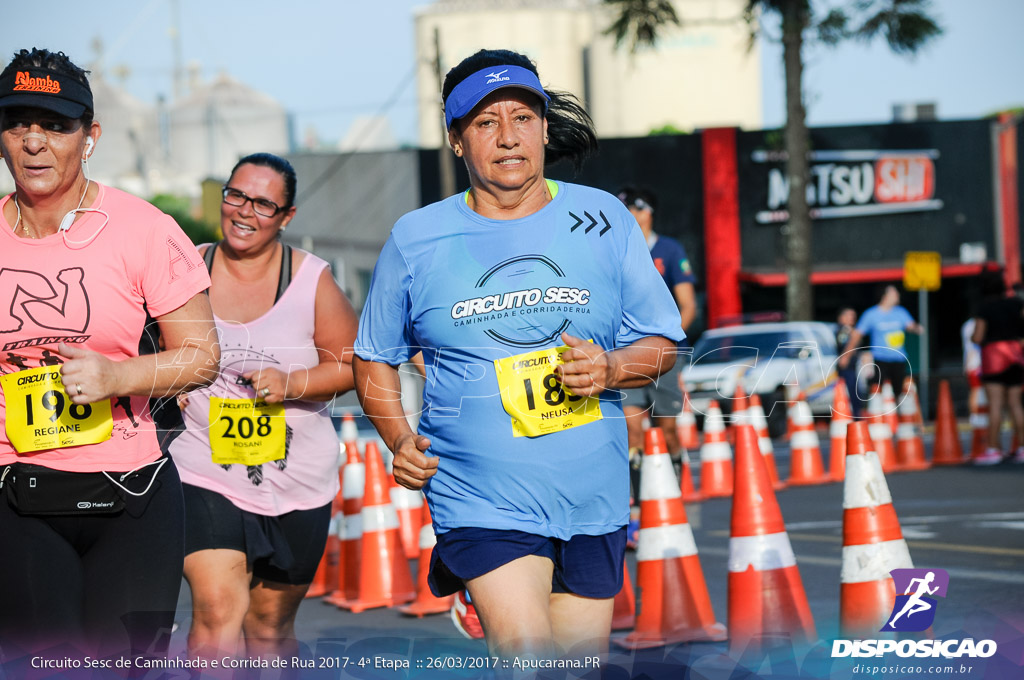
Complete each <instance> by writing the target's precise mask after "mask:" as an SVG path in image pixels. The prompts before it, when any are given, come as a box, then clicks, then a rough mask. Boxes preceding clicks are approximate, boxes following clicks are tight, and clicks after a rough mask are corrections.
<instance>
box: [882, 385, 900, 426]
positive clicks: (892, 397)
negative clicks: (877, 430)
mask: <svg viewBox="0 0 1024 680" xmlns="http://www.w3.org/2000/svg"><path fill="white" fill-rule="evenodd" d="M900 387H902V385H900ZM882 406H883V408H884V409H885V411H884V413H885V422H887V423H889V430H891V431H892V432H896V428H897V427H899V424H900V422H899V416H898V414H897V412H896V394H895V393H894V392H893V389H892V383H890V382H889V381H888V380H886V381H885V382H884V383H883V384H882Z"/></svg>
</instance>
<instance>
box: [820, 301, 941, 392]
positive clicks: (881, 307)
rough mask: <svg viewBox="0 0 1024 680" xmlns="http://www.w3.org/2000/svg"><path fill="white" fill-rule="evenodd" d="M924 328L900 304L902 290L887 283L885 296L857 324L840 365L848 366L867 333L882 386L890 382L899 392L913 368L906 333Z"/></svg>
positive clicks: (844, 349)
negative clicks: (910, 368)
mask: <svg viewBox="0 0 1024 680" xmlns="http://www.w3.org/2000/svg"><path fill="white" fill-rule="evenodd" d="M921 331H922V328H921V326H919V325H918V324H917V322H915V321H914V317H912V316H910V312H908V311H907V310H906V309H905V308H903V307H901V306H900V292H899V290H897V289H896V286H886V287H885V292H884V293H882V299H881V300H880V301H879V302H878V304H877V305H875V306H874V307H868V308H867V309H866V310H864V314H863V315H861V317H860V321H859V322H858V323H857V327H856V328H854V329H853V332H852V333H850V339H849V340H848V341H847V343H846V347H845V348H843V355H842V356H840V357H839V368H840V369H845V368H846V366H847V364H848V363H849V362H850V358H851V357H852V356H853V353H852V352H851V351H850V350H852V349H854V348H856V347H857V346H859V345H860V342H861V340H862V339H863V338H864V336H865V335H866V336H868V338H869V342H870V343H871V345H870V347H868V351H870V352H871V356H872V358H873V360H874V362H875V366H876V368H877V369H878V371H877V372H878V376H877V383H878V385H879V386H881V385H882V384H883V383H885V382H889V383H890V384H891V385H892V388H893V390H895V391H896V393H897V394H899V393H900V390H902V389H903V380H904V378H906V376H907V369H908V368H909V367H910V362H909V361H908V360H907V355H906V349H905V348H906V334H907V333H908V332H909V333H920V332H921Z"/></svg>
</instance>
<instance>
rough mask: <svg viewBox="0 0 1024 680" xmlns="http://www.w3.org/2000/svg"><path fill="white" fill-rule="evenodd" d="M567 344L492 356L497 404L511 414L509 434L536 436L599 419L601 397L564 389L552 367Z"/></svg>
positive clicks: (558, 361)
mask: <svg viewBox="0 0 1024 680" xmlns="http://www.w3.org/2000/svg"><path fill="white" fill-rule="evenodd" d="M567 349H569V348H568V347H555V348H551V349H542V350H538V351H536V352H527V353H526V354H517V355H515V356H512V357H507V358H505V359H495V361H494V371H495V373H496V374H497V376H498V389H500V390H501V404H502V406H504V408H505V412H506V413H508V414H509V415H510V416H512V435H513V436H515V437H539V436H541V435H545V434H551V433H552V432H561V431H562V430H568V429H570V428H573V427H579V426H580V425H586V424H587V423H592V422H594V421H596V420H601V418H602V416H601V400H600V399H598V398H597V397H581V396H577V395H574V394H572V393H571V392H568V391H566V390H565V389H564V388H563V387H562V383H561V382H560V381H559V380H558V376H556V375H555V371H554V368H555V366H557V365H558V364H560V363H561V361H562V352H564V351H565V350H567Z"/></svg>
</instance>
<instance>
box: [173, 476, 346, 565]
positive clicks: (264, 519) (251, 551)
mask: <svg viewBox="0 0 1024 680" xmlns="http://www.w3.org/2000/svg"><path fill="white" fill-rule="evenodd" d="M181 487H182V491H183V492H184V494H185V554H186V555H190V554H192V553H194V552H198V551H200V550H216V549H227V550H237V551H239V552H243V553H245V560H246V564H247V565H248V567H249V568H250V569H252V574H253V576H254V577H255V578H259V579H264V580H267V581H274V582H276V583H287V584H289V585H306V584H308V583H312V582H313V575H314V574H316V568H317V566H318V565H319V564H320V558H321V557H322V556H323V553H324V546H325V545H326V544H327V530H328V528H329V526H330V523H331V504H330V503H328V504H327V505H324V506H322V507H319V508H313V509H312V510H293V511H292V512H287V513H285V514H283V515H278V516H276V517H271V516H267V515H258V514H256V513H254V512H248V511H246V510H241V509H240V508H238V507H237V506H236V505H235V504H234V503H232V502H231V501H229V500H228V499H227V498H225V497H224V496H222V495H221V494H219V493H216V492H214V491H210V490H209V489H204V488H202V487H198V486H193V485H191V484H182V485H181Z"/></svg>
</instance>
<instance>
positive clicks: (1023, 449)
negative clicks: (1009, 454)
mask: <svg viewBox="0 0 1024 680" xmlns="http://www.w3.org/2000/svg"><path fill="white" fill-rule="evenodd" d="M1010 462H1011V463H1016V464H1018V465H1020V464H1021V463H1024V446H1018V447H1017V455H1015V456H1014V457H1013V458H1011V459H1010Z"/></svg>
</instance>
